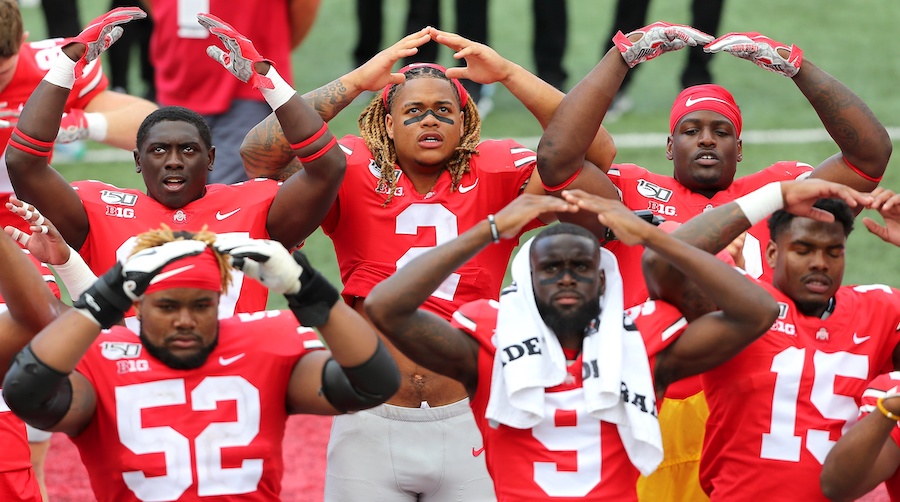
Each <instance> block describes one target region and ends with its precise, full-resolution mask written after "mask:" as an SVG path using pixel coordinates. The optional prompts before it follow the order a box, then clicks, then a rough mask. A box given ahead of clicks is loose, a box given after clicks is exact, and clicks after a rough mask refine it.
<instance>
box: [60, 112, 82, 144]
mask: <svg viewBox="0 0 900 502" xmlns="http://www.w3.org/2000/svg"><path fill="white" fill-rule="evenodd" d="M87 137H88V122H87V117H85V115H84V110H78V109H72V110H69V111H68V112H67V113H63V116H62V120H61V121H60V123H59V132H58V133H57V134H56V142H57V143H71V142H73V141H78V140H80V139H84V138H87Z"/></svg>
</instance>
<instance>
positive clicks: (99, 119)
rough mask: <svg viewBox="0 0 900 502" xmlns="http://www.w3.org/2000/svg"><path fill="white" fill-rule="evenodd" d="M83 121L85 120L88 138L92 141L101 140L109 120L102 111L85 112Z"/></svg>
mask: <svg viewBox="0 0 900 502" xmlns="http://www.w3.org/2000/svg"><path fill="white" fill-rule="evenodd" d="M84 121H85V122H87V130H88V138H90V139H92V140H94V141H103V140H105V139H106V135H107V133H108V131H109V122H108V121H107V120H106V116H105V115H103V114H102V113H96V112H94V113H85V114H84Z"/></svg>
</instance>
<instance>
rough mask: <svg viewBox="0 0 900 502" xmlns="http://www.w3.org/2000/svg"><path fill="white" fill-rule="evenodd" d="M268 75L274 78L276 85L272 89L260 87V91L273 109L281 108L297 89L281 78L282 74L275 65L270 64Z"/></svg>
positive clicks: (273, 82) (273, 81)
mask: <svg viewBox="0 0 900 502" xmlns="http://www.w3.org/2000/svg"><path fill="white" fill-rule="evenodd" d="M266 77H267V78H269V79H271V80H272V84H273V86H274V87H273V88H272V89H265V88H262V87H260V89H259V92H261V93H262V95H263V97H264V98H266V103H269V106H271V107H272V110H273V111H274V110H277V109H279V108H280V107H281V105H283V104H285V103H287V102H288V100H290V99H291V97H292V96H293V95H294V94H297V91H295V90H294V88H293V87H291V86H290V85H288V83H287V82H285V81H284V79H283V78H281V75H279V74H278V71H277V70H276V69H275V66H271V65H270V66H269V71H267V72H266Z"/></svg>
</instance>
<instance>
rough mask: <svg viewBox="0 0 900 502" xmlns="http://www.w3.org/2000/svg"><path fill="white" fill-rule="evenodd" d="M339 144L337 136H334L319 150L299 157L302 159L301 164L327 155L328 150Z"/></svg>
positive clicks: (298, 158)
mask: <svg viewBox="0 0 900 502" xmlns="http://www.w3.org/2000/svg"><path fill="white" fill-rule="evenodd" d="M336 144H337V138H336V137H334V136H332V137H331V141H329V142H328V143H327V144H326V145H325V146H323V147H322V148H321V149H320V150H319V151H318V152H316V153H314V154H312V155H309V156H307V157H297V160H299V161H300V163H301V164H306V163H307V162H312V161H314V160H316V159H318V158H319V157H321V156H323V155H325V153H326V152H328V150H331V147H333V146H334V145H336Z"/></svg>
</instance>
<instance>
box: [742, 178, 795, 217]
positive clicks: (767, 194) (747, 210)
mask: <svg viewBox="0 0 900 502" xmlns="http://www.w3.org/2000/svg"><path fill="white" fill-rule="evenodd" d="M734 202H735V203H736V204H737V205H738V207H740V208H741V211H743V212H744V216H745V217H746V218H747V221H749V222H750V226H753V225H756V224H757V223H759V222H760V221H762V220H764V219H766V218H768V217H769V215H770V214H772V213H774V212H775V211H778V210H779V209H781V208H783V207H784V196H783V195H782V194H781V182H774V183H769V184H768V185H765V186H763V187H762V188H759V189H757V190H754V191H753V192H750V193H748V194H747V195H744V196H743V197H738V198H737V199H734Z"/></svg>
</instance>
